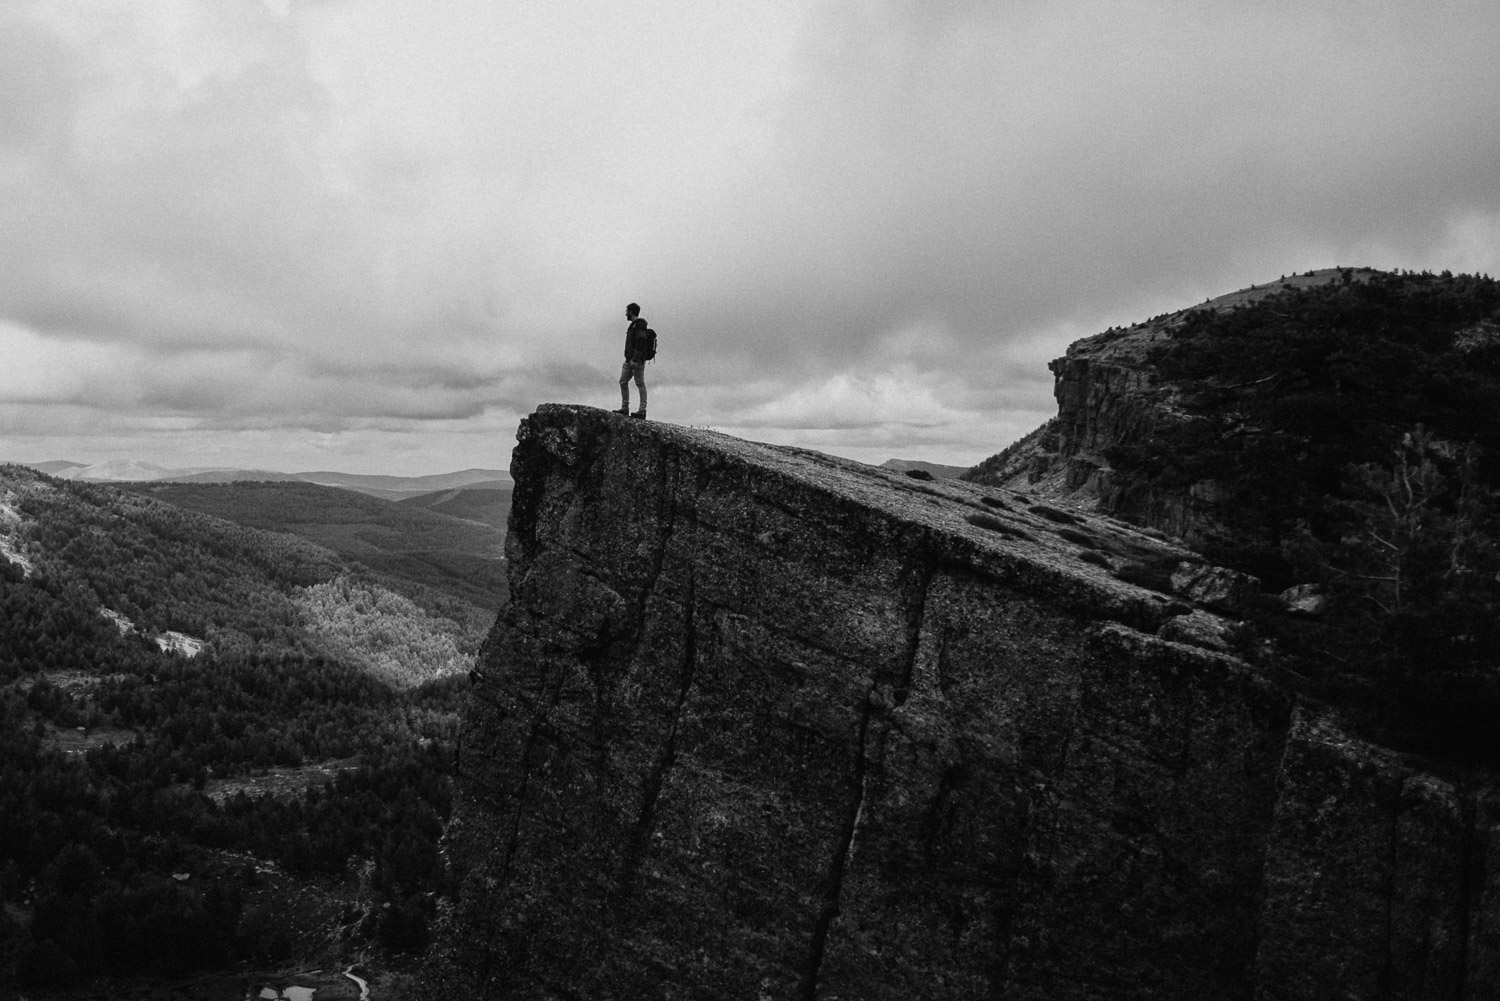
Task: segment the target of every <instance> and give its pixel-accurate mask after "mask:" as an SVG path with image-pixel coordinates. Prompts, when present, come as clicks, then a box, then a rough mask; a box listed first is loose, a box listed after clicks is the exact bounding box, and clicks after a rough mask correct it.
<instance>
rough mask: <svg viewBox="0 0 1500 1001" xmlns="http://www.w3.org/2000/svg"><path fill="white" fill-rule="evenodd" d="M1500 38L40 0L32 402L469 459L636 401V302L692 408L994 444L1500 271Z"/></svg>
mask: <svg viewBox="0 0 1500 1001" xmlns="http://www.w3.org/2000/svg"><path fill="white" fill-rule="evenodd" d="M1496 41H1500V13H1497V12H1496V10H1495V9H1494V7H1493V5H1492V4H1481V3H1476V2H1468V0H1458V2H1454V3H1451V4H1446V5H1444V7H1443V9H1442V11H1441V13H1438V12H1435V11H1430V10H1426V9H1422V8H1409V9H1402V10H1390V11H1382V12H1381V15H1380V16H1379V17H1373V16H1355V15H1353V14H1351V12H1350V11H1349V10H1348V8H1347V7H1346V6H1345V5H1338V4H1333V3H1331V2H1305V3H1300V4H1295V5H1294V4H1290V3H1284V2H1280V0H1263V2H1250V3H1245V4H1238V5H1234V6H1232V7H1230V6H1224V5H1203V4H1191V3H1186V2H1167V3H1163V2H1160V0H1151V2H1146V0H1126V2H1122V3H1117V4H1110V5H1099V4H1091V3H1083V2H1081V0H1060V2H1049V3H1045V4H1043V3H1039V2H1034V0H1023V2H1017V3H1009V4H1004V5H994V4H983V3H977V2H963V0H946V2H926V0H924V2H917V0H885V2H872V3H866V4H858V5H851V4H845V3H839V2H832V0H828V2H819V3H813V4H806V3H802V2H795V0H767V2H765V3H762V4H755V5H742V6H741V7H737V8H730V7H722V6H715V5H704V4H701V3H691V2H688V0H669V2H661V0H621V2H619V3H615V4H609V5H600V4H597V3H592V2H585V0H549V2H545V3H544V2H540V0H517V2H515V3H508V4H501V5H496V4H489V3H480V2H478V0H433V2H431V3H430V4H426V5H424V6H423V8H422V11H421V12H420V16H418V15H417V14H416V13H415V11H414V8H412V7H411V6H410V5H409V4H407V3H398V2H396V0H362V2H360V3H348V2H329V3H308V2H304V0H295V2H290V3H287V2H278V3H263V2H259V0H223V2H216V3H214V4H201V3H196V2H192V0H160V2H156V3H152V4H139V3H134V2H128V0H88V2H84V0H29V2H28V0H12V2H10V3H8V4H6V5H5V6H4V7H3V8H0V339H3V340H4V343H5V345H7V346H9V347H10V348H11V349H12V350H13V351H14V352H15V354H14V355H12V356H10V357H11V358H13V359H14V360H13V361H12V362H11V364H10V365H9V366H8V368H7V370H6V371H5V372H3V373H0V412H3V413H5V414H7V415H8V417H7V419H10V418H14V419H15V420H17V421H22V422H23V423H24V426H25V427H26V428H30V429H32V430H31V431H28V432H27V433H28V434H31V433H33V432H34V433H35V434H37V435H42V434H44V430H43V426H44V425H45V424H46V420H47V416H46V415H48V414H52V415H53V416H54V417H55V418H56V423H57V425H58V426H59V427H62V426H67V427H74V428H93V429H94V430H93V432H91V433H92V434H93V435H94V437H92V438H90V437H89V436H88V434H86V433H85V432H83V431H80V432H79V434H78V435H77V436H76V437H74V438H67V439H65V438H59V439H57V440H56V447H57V448H63V447H65V446H67V447H82V446H91V447H92V445H98V446H99V447H100V448H101V449H105V448H106V447H108V448H114V447H119V448H124V447H126V445H127V443H128V445H129V447H131V448H136V447H139V446H140V444H141V443H142V442H149V441H150V440H152V439H151V438H150V432H151V429H155V431H156V432H159V433H161V434H163V435H169V436H170V437H163V438H160V439H157V440H158V441H160V442H161V443H162V445H161V447H162V448H164V449H165V448H167V447H169V446H168V443H169V442H170V448H172V449H173V450H175V451H177V452H179V453H180V452H182V451H183V450H184V449H193V448H198V449H201V450H202V451H204V452H221V451H222V450H224V449H230V448H233V447H248V446H246V444H245V443H246V441H247V440H248V439H245V438H243V437H236V431H235V429H246V433H252V432H253V433H254V434H260V433H265V434H271V433H272V432H273V430H275V429H280V430H281V431H283V432H284V433H285V434H287V435H290V436H293V437H295V436H297V435H299V434H300V435H303V436H305V437H306V440H307V441H309V442H310V441H318V442H321V443H322V444H320V445H319V446H318V448H319V449H323V450H331V452H330V454H334V453H336V452H337V449H338V447H339V446H338V445H337V442H338V441H340V440H342V441H345V442H347V443H349V444H348V448H349V449H350V451H349V453H348V454H349V455H351V456H353V455H361V456H378V455H379V453H380V448H379V446H378V444H377V443H378V442H379V441H381V440H386V441H388V442H391V443H393V454H398V453H399V454H401V455H405V456H408V457H410V456H414V455H418V454H420V453H421V452H422V448H421V447H417V446H411V443H412V442H416V441H418V440H420V439H421V438H422V436H423V435H424V434H428V433H430V438H429V443H428V445H427V446H426V454H427V455H429V456H431V457H432V461H434V462H442V463H444V464H448V465H473V464H476V463H475V462H473V461H470V460H466V459H464V458H463V456H462V451H461V450H462V449H467V448H472V447H474V446H475V443H476V442H482V443H483V445H482V447H483V448H484V449H486V450H488V449H489V448H491V447H492V444H493V440H494V438H495V436H496V435H497V434H498V435H499V436H500V437H501V438H504V437H505V430H504V425H505V422H512V423H513V421H514V419H515V417H517V416H519V415H520V414H523V413H525V412H527V411H528V410H530V409H531V408H532V407H534V406H535V405H536V404H537V403H540V402H543V401H547V400H575V401H580V402H592V403H598V404H601V405H613V398H614V379H615V371H616V370H617V367H618V366H617V363H616V358H617V355H618V352H619V350H620V348H619V345H620V341H621V339H622V334H623V323H622V317H621V315H620V314H621V308H622V307H623V304H624V303H625V302H627V301H632V300H634V301H638V302H640V303H641V304H642V305H643V307H644V310H645V314H646V316H647V317H648V319H650V320H651V322H652V323H653V326H654V327H655V328H656V329H657V330H658V331H659V333H660V335H661V338H662V357H661V359H660V361H659V363H658V364H657V365H655V366H653V367H652V371H651V377H652V379H653V406H652V409H653V412H654V413H655V414H660V415H661V416H663V417H665V418H667V419H676V420H680V421H681V422H682V423H699V424H712V425H714V426H719V427H726V428H727V427H737V428H740V429H742V430H743V431H744V432H745V433H747V434H752V436H755V435H759V436H764V437H768V438H774V439H776V440H785V441H795V442H796V443H799V444H807V445H809V446H811V447H826V448H829V449H833V450H838V449H843V450H845V452H844V454H857V455H858V456H859V457H869V458H879V457H880V456H879V455H878V454H877V452H876V450H879V449H887V448H889V449H895V450H899V451H904V452H907V453H908V454H909V453H910V451H911V449H913V448H921V449H923V450H926V451H927V452H928V454H929V456H930V457H934V458H937V455H936V453H939V452H940V453H942V456H941V457H942V458H943V459H946V460H948V461H965V460H967V461H974V460H977V459H979V458H982V457H983V456H984V455H986V454H988V453H990V452H993V451H996V450H998V449H999V448H1000V447H1002V446H1003V445H1004V444H1006V443H1007V442H1008V441H1009V440H1010V439H1012V438H1014V437H1015V436H1016V435H1018V434H1020V433H1023V432H1024V431H1026V430H1029V427H1030V426H1034V425H1035V424H1036V423H1039V422H1040V419H1043V418H1045V416H1047V415H1048V414H1049V413H1050V407H1051V401H1050V390H1051V378H1050V374H1049V373H1048V372H1047V370H1046V367H1045V364H1046V361H1047V360H1048V359H1050V358H1052V357H1056V356H1057V355H1058V354H1061V353H1062V351H1063V349H1064V348H1065V347H1066V345H1067V343H1068V342H1069V341H1071V340H1073V339H1076V338H1077V337H1082V336H1086V335H1088V334H1091V333H1094V332H1097V331H1098V330H1100V329H1103V328H1104V327H1106V326H1109V325H1111V324H1124V323H1130V322H1133V321H1135V320H1138V319H1141V318H1143V317H1145V316H1149V315H1153V314H1155V313H1159V312H1162V311H1164V310H1168V309H1175V308H1180V307H1182V306H1185V305H1188V304H1190V303H1193V302H1198V301H1202V299H1204V298H1205V297H1208V296H1211V295H1217V294H1220V293H1222V292H1225V291H1228V290H1231V289H1233V288H1237V287H1240V286H1242V285H1246V284H1249V283H1250V282H1258V281H1265V280H1268V279H1269V278H1272V277H1274V276H1276V275H1279V274H1282V273H1285V272H1290V271H1297V270H1305V269H1307V268H1311V267H1320V266H1327V265H1332V264H1335V263H1341V264H1371V265H1375V266H1383V267H1413V268H1421V267H1431V268H1434V269H1442V268H1453V269H1455V270H1475V271H1489V272H1492V273H1493V272H1495V271H1496V262H1497V258H1500V226H1497V223H1496V220H1497V219H1500V184H1497V182H1496V180H1495V175H1494V172H1493V170H1492V164H1493V163H1495V162H1496V160H1497V154H1500V133H1497V132H1496V131H1495V130H1493V129H1489V128H1486V127H1484V123H1486V122H1489V121H1493V120H1495V119H1496V118H1497V117H1500V107H1497V102H1500V62H1497V61H1496V60H1495V59H1493V56H1492V53H1493V50H1494V44H1495V42H1496ZM7 408H8V409H7ZM49 408H50V409H49ZM91 413H92V414H93V415H94V416H93V417H89V416H87V415H88V414H91ZM1025 422H1030V423H1029V424H1027V423H1025ZM9 426H10V427H11V428H12V429H17V428H20V427H21V426H22V425H21V424H10V425H9ZM125 429H142V430H141V431H140V434H141V435H142V436H144V437H130V436H129V435H133V434H135V431H133V430H132V431H130V432H129V435H127V434H126V431H125ZM424 429H425V430H424ZM497 429H499V430H498V431H497ZM20 433H21V432H20V431H19V430H17V431H15V434H16V435H19V434H20ZM382 434H386V435H388V436H389V437H387V438H385V439H382V438H381V437H380V436H381V435H382ZM194 435H197V437H193V436H194ZM111 437H114V439H115V441H116V445H113V446H107V445H106V444H105V443H107V442H108V441H109V440H110V439H111ZM13 440H15V441H18V442H19V438H18V437H17V438H14V439H13ZM39 440H40V439H39ZM267 440H269V439H267ZM28 441H30V439H28ZM4 443H5V441H4V440H3V439H0V445H3V444H4ZM394 443H399V445H398V444H394ZM820 443H821V445H820ZM409 446H410V447H409ZM27 447H28V448H29V447H32V446H31V445H28V446H27ZM35 447H39V448H40V447H45V443H44V442H43V443H42V444H37V445H36V446H35ZM254 447H255V448H257V449H260V448H264V447H267V446H266V445H265V444H264V443H263V442H261V441H260V440H259V439H257V444H255V446H254ZM308 447H311V446H308ZM959 453H964V455H963V456H962V457H960V455H959ZM86 457H90V456H86ZM98 457H101V458H108V457H112V456H111V455H100V456H98ZM130 457H139V458H153V456H152V455H148V454H144V453H139V452H137V453H135V454H133V455H131V456H130ZM155 457H156V458H158V459H160V458H161V457H162V456H161V455H159V454H158V455H156V456H155ZM911 457H920V456H911ZM372 461H385V460H381V459H374V460H372ZM423 471H434V470H423Z"/></svg>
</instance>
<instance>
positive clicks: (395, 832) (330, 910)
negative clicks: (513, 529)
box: [0, 466, 492, 990]
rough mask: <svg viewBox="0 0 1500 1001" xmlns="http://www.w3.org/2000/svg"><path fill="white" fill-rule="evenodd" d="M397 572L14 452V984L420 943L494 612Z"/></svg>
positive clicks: (2, 914) (10, 621) (10, 654)
mask: <svg viewBox="0 0 1500 1001" xmlns="http://www.w3.org/2000/svg"><path fill="white" fill-rule="evenodd" d="M395 584H396V582H395V580H394V578H392V577H391V576H390V575H389V574H378V573H375V572H372V571H370V570H368V569H366V568H364V567H361V566H359V565H358V564H356V563H351V562H349V561H346V560H345V559H343V558H341V557H340V555H339V554H337V553H334V552H332V551H330V550H328V549H324V548H321V547H319V546H316V545H313V544H311V543H309V542H307V541H305V540H302V539H299V538H297V537H295V536H292V535H287V534H277V533H270V532H263V531H259V530H256V529H251V528H246V527H243V526H240V525H236V524H233V523H230V522H227V521H224V520H221V519H218V518H214V517H209V516H206V515H203V514H199V513H195V512H192V511H188V510H184V509H183V508H180V507H176V506H173V505H169V504H165V503H162V502H159V501H157V500H153V499H151V498H150V497H149V496H143V495H141V494H139V493H132V492H128V491H123V490H119V489H116V488H113V487H105V486H93V485H87V484H79V483H68V482H63V481H59V480H54V479H50V478H48V477H46V476H43V475H40V474H38V473H36V472H34V471H32V470H29V469H24V468H22V467H16V466H4V467H0V818H4V822H3V823H0V904H3V906H0V984H11V985H19V986H21V987H23V988H27V989H33V990H34V989H37V988H47V987H69V986H74V985H79V984H83V983H85V982H88V981H90V980H92V979H93V978H96V977H100V976H110V977H121V976H135V975H150V976H163V977H165V976H178V975H180V974H182V973H183V972H184V971H186V970H191V969H195V968H204V967H207V968H215V967H220V966H223V965H224V964H228V963H234V962H240V961H258V962H268V963H269V962H280V961H284V960H288V959H292V958H305V957H310V956H312V955H314V954H319V955H323V954H329V951H330V950H333V951H335V952H336V951H338V950H340V949H345V950H347V949H349V948H354V947H357V946H358V945H359V944H360V943H366V944H368V945H370V946H376V945H378V946H380V947H382V948H385V949H392V950H402V949H412V948H419V947H420V946H422V945H423V943H424V942H425V937H426V923H427V921H428V919H429V918H430V916H431V915H432V914H433V912H434V907H435V906H436V901H437V899H438V895H439V894H441V893H442V892H443V890H444V887H445V882H444V875H443V872H442V868H441V865H440V862H439V856H438V853H437V842H438V838H439V836H440V834H441V828H442V822H443V819H444V818H445V817H446V815H447V811H448V804H449V791H448V773H449V769H450V763H451V757H452V750H451V749H452V736H453V720H454V712H455V709H456V705H457V699H458V696H459V693H460V692H461V691H462V689H463V688H464V686H466V685H467V672H468V669H469V667H470V665H471V664H472V658H473V654H474V651H475V650H476V648H477V645H478V643H479V641H480V640H481V639H482V636H483V634H484V631H485V629H486V628H487V627H488V624H489V623H488V621H483V620H484V619H486V618H489V617H492V616H491V615H490V613H487V612H485V611H483V610H479V609H477V608H475V607H474V606H472V605H471V604H469V603H466V602H463V601H462V600H461V599H459V598H456V597H454V596H453V595H451V594H445V593H442V592H440V591H436V590H434V589H432V588H428V587H426V586H425V585H422V584H419V583H411V582H402V583H401V584H400V588H399V590H400V591H401V592H402V593H397V587H396V586H394V585H395ZM450 611H451V612H456V613H457V615H456V617H448V615H447V614H445V613H447V612H450ZM314 765H316V766H319V767H318V771H317V773H316V774H317V775H318V776H319V778H318V780H317V781H316V782H314V783H313V784H311V785H308V784H307V781H306V779H299V776H301V775H302V774H303V772H301V771H299V769H303V768H307V769H308V770H309V771H311V766H314ZM253 776H261V777H262V778H260V779H254V780H252V777H253ZM275 778H279V779H280V780H281V781H279V782H277V783H267V786H268V787H273V788H276V789H278V790H279V791H278V792H275V793H273V794H269V795H256V794H253V793H252V792H251V791H250V790H253V789H254V788H256V787H257V786H256V784H255V783H256V782H266V780H268V779H275Z"/></svg>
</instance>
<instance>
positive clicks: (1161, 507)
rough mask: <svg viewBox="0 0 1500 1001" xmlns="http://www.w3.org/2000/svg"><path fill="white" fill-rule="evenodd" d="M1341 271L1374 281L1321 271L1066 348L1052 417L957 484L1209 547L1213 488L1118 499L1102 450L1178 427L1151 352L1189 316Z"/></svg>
mask: <svg viewBox="0 0 1500 1001" xmlns="http://www.w3.org/2000/svg"><path fill="white" fill-rule="evenodd" d="M1346 271H1347V272H1348V276H1349V279H1350V280H1352V281H1366V280H1368V278H1369V276H1370V275H1371V274H1373V273H1374V272H1372V271H1370V270H1369V269H1366V268H1357V269H1339V268H1325V269H1322V270H1319V271H1313V272H1308V273H1307V274H1304V275H1289V276H1283V277H1282V278H1281V279H1280V280H1279V281H1275V282H1271V283H1269V284H1266V285H1252V286H1251V287H1249V288H1246V289H1240V290H1239V291H1237V292H1231V293H1229V294H1227V295H1222V296H1219V297H1218V298H1216V299H1211V300H1209V301H1207V302H1204V303H1202V304H1200V305H1197V306H1194V307H1191V309H1188V310H1183V311H1181V312H1177V313H1170V314H1163V315H1161V316H1158V317H1154V318H1152V319H1151V320H1148V321H1146V322H1144V323H1137V324H1134V325H1132V326H1130V327H1116V328H1111V329H1110V330H1106V331H1105V332H1103V333H1101V334H1096V335H1094V336H1093V337H1086V338H1084V339H1082V340H1079V341H1075V342H1074V343H1072V344H1070V345H1068V350H1067V353H1066V354H1065V355H1064V356H1063V357H1061V358H1057V359H1054V360H1053V361H1052V362H1051V363H1050V364H1049V365H1048V368H1050V369H1051V370H1052V373H1053V377H1054V382H1053V395H1054V397H1056V399H1057V416H1056V417H1055V418H1053V419H1052V420H1050V421H1048V422H1047V423H1046V424H1044V425H1043V426H1042V427H1040V428H1038V429H1037V430H1035V431H1033V432H1032V433H1031V434H1029V435H1027V436H1026V437H1025V438H1022V439H1021V440H1020V441H1018V442H1016V443H1015V444H1014V445H1012V446H1011V447H1010V448H1008V449H1006V450H1005V451H1004V452H1002V453H1000V454H999V455H997V456H994V457H992V458H990V459H987V460H985V461H984V462H982V463H980V464H979V465H978V466H976V467H974V469H972V470H970V472H969V473H967V474H965V475H966V477H968V478H971V479H973V480H974V481H975V482H978V483H984V484H989V485H992V486H1006V487H1015V488H1019V489H1023V490H1028V491H1030V492H1032V493H1035V494H1037V495H1039V496H1046V497H1054V498H1069V499H1070V500H1071V502H1072V503H1074V504H1079V505H1086V506H1088V507H1090V508H1096V509H1098V510H1100V511H1105V512H1109V513H1111V514H1115V515H1119V516H1120V517H1123V518H1128V519H1129V520H1131V521H1133V522H1136V523H1138V524H1142V525H1149V526H1151V527H1153V528H1156V529H1159V530H1161V531H1163V532H1166V533H1168V534H1170V535H1172V536H1175V537H1177V538H1182V539H1186V540H1188V541H1189V542H1190V543H1193V544H1195V545H1196V544H1199V543H1202V542H1203V541H1205V540H1207V539H1210V538H1212V537H1214V535H1215V534H1216V532H1217V531H1218V530H1219V525H1218V520H1219V519H1218V512H1219V511H1220V505H1221V504H1222V502H1223V501H1224V499H1225V498H1224V497H1223V496H1222V491H1221V488H1220V487H1219V485H1218V484H1216V483H1214V482H1212V481H1202V482H1199V483H1195V484H1192V485H1191V486H1190V487H1189V488H1188V489H1186V490H1183V489H1164V490H1156V489H1153V488H1152V487H1151V486H1150V485H1137V486H1136V487H1135V488H1134V489H1132V490H1130V491H1126V490H1124V489H1123V488H1122V486H1121V484H1120V483H1119V481H1118V480H1117V478H1116V477H1115V475H1114V470H1113V469H1112V468H1111V466H1110V461H1109V457H1108V453H1109V451H1110V450H1111V449H1116V448H1129V447H1131V446H1134V445H1138V444H1140V443H1142V442H1143V441H1145V440H1146V439H1147V438H1149V437H1150V436H1151V434H1152V432H1153V431H1154V430H1155V429H1156V428H1157V427H1158V426H1159V425H1161V424H1162V422H1171V421H1175V420H1180V419H1181V417H1182V414H1181V411H1180V410H1179V409H1178V407H1177V405H1176V404H1177V400H1178V397H1179V394H1180V391H1181V387H1179V386H1175V385H1173V384H1171V383H1170V382H1165V381H1163V380H1161V379H1160V378H1159V377H1158V374H1157V371H1156V367H1155V365H1154V364H1152V362H1151V361H1150V360H1149V355H1150V352H1151V350H1152V349H1153V348H1154V347H1158V346H1160V345H1161V344H1163V343H1164V342H1165V341H1167V340H1168V339H1169V337H1170V335H1171V332H1172V331H1173V330H1174V329H1176V328H1177V327H1179V326H1181V325H1182V323H1183V322H1184V320H1185V317H1186V315H1187V314H1188V313H1189V312H1194V311H1197V310H1213V311H1218V312H1224V311H1228V310H1232V309H1235V308H1236V307H1239V306H1242V305H1246V304H1249V303H1253V302H1255V301H1258V300H1260V299H1263V298H1265V297H1267V296H1270V295H1274V294H1276V293H1277V292H1280V291H1282V290H1284V289H1292V288H1306V287H1308V286H1312V285H1324V284H1329V283H1333V282H1337V281H1342V280H1344V277H1345V273H1346Z"/></svg>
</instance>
